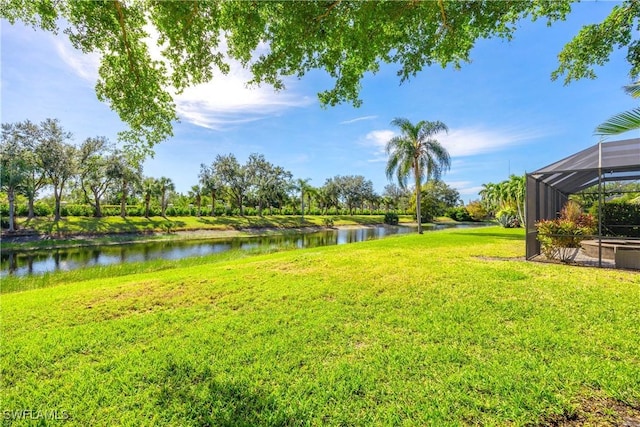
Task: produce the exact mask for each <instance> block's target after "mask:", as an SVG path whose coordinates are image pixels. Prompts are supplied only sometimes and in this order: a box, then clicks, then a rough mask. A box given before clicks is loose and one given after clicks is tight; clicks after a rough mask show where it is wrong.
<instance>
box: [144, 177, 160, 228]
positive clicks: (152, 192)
mask: <svg viewBox="0 0 640 427" xmlns="http://www.w3.org/2000/svg"><path fill="white" fill-rule="evenodd" d="M159 194H160V187H159V185H158V180H157V179H155V178H151V177H149V178H145V179H144V181H142V195H143V197H144V216H145V218H149V207H150V205H151V198H152V197H156V196H158V195H159Z"/></svg>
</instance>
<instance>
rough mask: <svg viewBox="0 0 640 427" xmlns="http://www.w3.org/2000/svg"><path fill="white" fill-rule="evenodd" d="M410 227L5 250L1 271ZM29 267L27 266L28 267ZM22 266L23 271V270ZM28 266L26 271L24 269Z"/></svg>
mask: <svg viewBox="0 0 640 427" xmlns="http://www.w3.org/2000/svg"><path fill="white" fill-rule="evenodd" d="M408 231H411V228H406V227H399V228H398V227H369V228H357V229H348V230H345V229H343V230H321V231H315V232H312V233H285V234H281V235H271V236H260V237H258V236H256V237H234V238H231V239H228V240H215V241H208V242H207V241H197V242H185V241H182V242H153V243H144V244H133V245H121V246H104V247H90V248H73V249H71V248H70V249H59V250H51V251H47V252H42V251H41V252H28V253H20V252H6V253H5V252H3V253H2V254H1V255H2V258H1V262H2V271H3V272H9V274H13V273H15V272H17V273H18V274H33V272H34V271H36V272H44V271H54V270H61V269H72V268H82V267H84V266H87V265H107V264H114V263H124V262H129V261H133V260H135V261H150V260H153V259H160V258H165V259H179V258H183V257H187V256H196V255H207V254H213V253H222V252H226V251H229V250H243V249H248V250H252V249H256V248H273V247H278V248H287V247H288V248H296V247H298V248H313V247H320V246H331V245H338V244H344V243H354V242H360V241H364V240H369V239H375V238H381V237H384V236H388V235H391V234H400V233H406V232H408ZM25 267H26V268H25ZM21 270H22V271H21ZM25 270H26V271H25Z"/></svg>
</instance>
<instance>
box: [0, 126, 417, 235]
mask: <svg viewBox="0 0 640 427" xmlns="http://www.w3.org/2000/svg"><path fill="white" fill-rule="evenodd" d="M0 160H1V165H0V166H1V173H2V176H1V183H2V191H3V192H4V193H5V194H6V200H7V211H8V212H6V216H8V217H9V224H8V226H9V229H10V230H13V229H14V228H15V219H14V218H15V217H16V201H17V200H24V201H25V204H26V209H25V210H26V212H25V213H26V216H27V217H28V218H33V217H35V216H36V215H37V214H38V213H42V209H40V212H37V211H38V210H37V209H36V207H37V204H36V202H37V201H38V200H47V199H52V200H51V202H52V203H51V205H52V207H53V209H52V214H53V219H54V221H57V220H59V219H60V218H61V216H62V214H63V213H65V214H68V213H69V211H70V210H69V209H68V208H67V209H65V208H66V207H67V206H66V204H65V203H63V198H64V200H65V202H67V203H71V204H74V205H82V206H84V207H87V208H88V209H90V212H87V209H83V208H79V209H76V213H80V214H85V215H92V216H95V217H102V216H104V215H105V208H104V207H105V206H108V207H109V209H108V211H107V212H106V213H107V214H110V215H112V214H114V210H113V206H114V205H119V212H118V214H119V215H120V216H122V217H126V216H127V215H128V214H129V213H128V210H135V213H136V214H137V215H140V214H142V215H144V216H147V217H148V216H150V215H152V214H156V215H157V214H159V215H161V216H166V215H167V211H168V208H170V205H172V204H174V203H175V204H176V205H177V206H180V207H181V209H180V212H179V213H181V214H193V215H197V216H200V215H210V216H215V215H223V214H224V215H231V214H238V215H245V214H247V213H248V214H252V215H253V214H257V215H263V214H264V213H268V214H273V213H275V212H277V213H279V214H282V213H290V214H291V213H300V214H303V215H304V213H312V212H313V213H320V214H328V213H348V214H354V213H356V212H358V211H359V212H361V213H362V212H365V211H368V212H375V211H381V210H383V209H384V210H385V211H389V210H394V211H400V212H406V210H407V209H408V207H409V203H410V196H409V193H408V191H407V190H405V189H401V188H399V187H398V186H396V185H394V184H390V185H387V186H386V187H385V190H384V192H383V194H382V195H380V194H377V193H376V192H375V191H374V188H373V183H372V182H371V180H368V179H366V178H365V177H363V176H361V175H346V176H341V175H337V176H334V177H331V178H328V179H326V181H325V183H324V184H323V185H322V186H320V187H314V186H312V185H310V183H309V181H310V180H309V179H301V178H297V179H296V178H294V177H293V174H292V173H291V172H290V171H287V170H285V169H284V168H283V167H281V166H278V165H275V164H273V163H271V162H269V161H268V160H267V159H266V158H265V157H264V155H262V154H258V153H253V154H251V155H250V156H249V158H248V159H247V161H246V162H245V163H244V164H241V163H240V162H239V161H238V160H237V159H236V157H235V156H234V155H233V154H226V155H217V156H216V157H215V159H214V160H213V161H212V162H211V163H210V164H204V163H203V164H201V165H200V172H199V174H198V182H197V183H195V184H194V185H193V186H192V187H191V189H190V190H189V191H188V193H187V194H180V193H177V192H176V191H175V184H174V182H173V181H172V180H171V179H170V178H168V177H159V178H156V177H149V176H144V175H143V172H142V161H143V159H141V158H140V157H137V156H134V155H131V153H129V152H127V151H126V150H121V149H118V148H117V147H116V146H115V144H113V143H111V142H110V141H109V140H108V139H107V138H105V137H101V136H98V137H91V138H87V139H85V140H84V141H83V142H82V143H80V144H79V145H76V144H74V143H73V139H72V134H71V133H70V132H68V131H67V130H65V129H64V128H63V127H62V125H61V124H60V122H59V121H58V120H57V119H46V120H44V121H43V122H41V123H33V122H31V121H29V120H25V121H23V122H17V123H5V124H2V141H1V143H0ZM45 193H46V194H50V196H45V197H39V196H41V195H42V194H45ZM132 206H137V207H138V208H135V207H132ZM187 207H188V210H187V209H186V208H187ZM158 211H159V212H158ZM171 213H173V214H175V213H177V210H176V209H172V212H171Z"/></svg>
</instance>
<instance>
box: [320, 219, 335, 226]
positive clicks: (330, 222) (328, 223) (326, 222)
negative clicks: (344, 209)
mask: <svg viewBox="0 0 640 427" xmlns="http://www.w3.org/2000/svg"><path fill="white" fill-rule="evenodd" d="M322 223H323V224H324V226H325V227H333V218H331V217H329V216H325V217H324V218H322Z"/></svg>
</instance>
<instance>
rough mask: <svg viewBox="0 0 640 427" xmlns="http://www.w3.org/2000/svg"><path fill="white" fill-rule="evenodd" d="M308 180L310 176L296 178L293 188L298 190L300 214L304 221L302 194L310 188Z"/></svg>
mask: <svg viewBox="0 0 640 427" xmlns="http://www.w3.org/2000/svg"><path fill="white" fill-rule="evenodd" d="M309 181H311V178H305V179H302V178H298V179H296V181H295V189H296V190H297V191H299V192H300V215H301V216H302V220H303V221H304V195H305V194H306V192H307V191H308V190H309V189H310V188H311V185H309Z"/></svg>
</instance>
